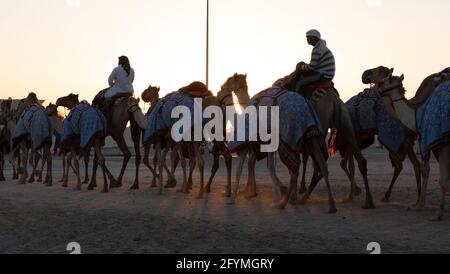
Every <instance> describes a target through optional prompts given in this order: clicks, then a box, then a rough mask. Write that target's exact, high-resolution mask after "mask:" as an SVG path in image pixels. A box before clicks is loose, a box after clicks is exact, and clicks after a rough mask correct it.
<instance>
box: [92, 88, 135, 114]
mask: <svg viewBox="0 0 450 274" xmlns="http://www.w3.org/2000/svg"><path fill="white" fill-rule="evenodd" d="M108 90H109V88H106V89H103V90H101V91H100V92H99V93H97V95H96V96H95V98H94V100H93V101H92V106H93V107H96V108H98V109H100V111H101V112H103V114H105V115H106V114H107V113H108V111H109V110H110V109H111V107H113V106H114V105H116V104H118V103H120V102H122V100H124V98H129V97H131V95H130V94H129V93H119V94H117V95H116V96H114V97H113V98H111V99H107V98H105V94H106V92H107V91H108Z"/></svg>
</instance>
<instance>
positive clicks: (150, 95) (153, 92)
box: [141, 86, 161, 106]
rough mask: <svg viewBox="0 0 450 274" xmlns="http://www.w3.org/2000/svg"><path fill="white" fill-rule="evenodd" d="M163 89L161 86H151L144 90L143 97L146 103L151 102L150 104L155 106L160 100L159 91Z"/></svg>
mask: <svg viewBox="0 0 450 274" xmlns="http://www.w3.org/2000/svg"><path fill="white" fill-rule="evenodd" d="M160 91H161V88H160V87H153V86H149V87H148V88H147V89H146V90H144V92H142V95H141V98H142V101H144V102H146V103H150V105H152V106H154V105H155V104H156V102H158V100H159V92H160Z"/></svg>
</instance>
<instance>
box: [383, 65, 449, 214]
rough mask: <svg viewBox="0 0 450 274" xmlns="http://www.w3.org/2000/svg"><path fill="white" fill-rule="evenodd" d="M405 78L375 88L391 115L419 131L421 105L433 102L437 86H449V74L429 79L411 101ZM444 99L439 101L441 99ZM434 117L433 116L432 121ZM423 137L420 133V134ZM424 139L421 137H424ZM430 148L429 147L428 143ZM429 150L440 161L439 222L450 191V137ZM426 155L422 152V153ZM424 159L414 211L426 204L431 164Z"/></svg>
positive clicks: (384, 81) (443, 138)
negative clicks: (407, 93) (405, 85)
mask: <svg viewBox="0 0 450 274" xmlns="http://www.w3.org/2000/svg"><path fill="white" fill-rule="evenodd" d="M404 78H405V77H404V75H402V76H400V77H398V76H390V77H389V78H387V79H385V80H383V81H382V82H381V83H379V84H378V85H377V86H376V89H375V94H376V95H377V96H378V97H379V98H381V100H382V102H383V103H384V104H385V106H386V108H387V109H388V110H389V111H391V113H392V114H394V115H396V117H398V119H400V121H402V123H404V124H405V126H407V127H408V128H410V129H411V130H413V131H415V132H418V131H419V128H418V124H417V119H416V113H417V112H418V111H419V110H420V108H421V107H422V106H424V105H425V103H426V102H427V100H428V98H430V99H431V100H432V99H433V96H434V95H436V91H437V89H436V87H437V86H438V85H439V84H442V83H443V84H442V85H444V86H441V89H442V88H445V87H448V83H449V81H450V75H442V76H441V75H436V74H434V75H432V76H429V77H427V78H426V79H425V80H424V82H423V83H422V85H421V86H420V88H419V90H418V91H417V93H416V96H415V97H414V98H413V99H412V100H410V101H408V100H407V99H406V98H405V88H404V87H403V80H404ZM448 88H449V89H450V87H448ZM443 94H446V95H443V96H450V93H448V91H447V92H446V93H445V90H444V93H443ZM445 98H447V101H442V102H444V103H443V104H446V105H443V107H446V108H448V109H449V110H448V111H450V106H449V105H448V102H449V101H448V97H445ZM439 99H441V98H438V100H439ZM428 115H431V114H430V113H429V112H426V113H424V117H425V118H426V117H427V116H428ZM432 118H435V117H431V118H430V119H432ZM446 119H448V117H447V118H446V117H441V120H440V121H434V122H436V123H444V122H448V120H446ZM429 122H430V123H433V121H429ZM418 133H419V134H420V132H418ZM422 137H423V136H421V138H422ZM422 141H423V140H422V139H421V142H422ZM427 145H428V144H427ZM428 149H430V150H432V151H433V152H435V154H436V155H437V158H438V160H439V174H440V179H439V184H440V186H441V194H442V196H441V203H440V207H439V210H438V212H437V217H436V219H437V220H442V219H443V217H444V210H445V196H446V192H447V191H448V187H449V184H450V181H449V179H450V174H449V173H450V138H449V136H444V137H442V140H440V142H437V143H435V145H434V146H431V147H429V148H428ZM422 154H423V152H422ZM422 156H423V158H424V159H423V166H422V168H423V172H422V178H423V183H422V191H421V195H420V200H419V203H418V204H417V205H415V206H413V209H417V210H418V209H421V208H423V207H425V204H426V193H427V185H428V179H429V178H428V177H429V172H430V163H429V156H427V155H422Z"/></svg>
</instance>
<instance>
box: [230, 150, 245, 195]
mask: <svg viewBox="0 0 450 274" xmlns="http://www.w3.org/2000/svg"><path fill="white" fill-rule="evenodd" d="M247 154H248V152H247V151H244V152H242V154H241V155H240V156H239V165H238V167H237V171H236V182H235V183H234V188H233V197H232V202H233V203H235V202H236V198H237V196H238V192H239V183H240V181H241V176H242V170H243V168H244V164H245V160H246V159H247Z"/></svg>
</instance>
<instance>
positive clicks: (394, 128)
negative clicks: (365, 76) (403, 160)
mask: <svg viewBox="0 0 450 274" xmlns="http://www.w3.org/2000/svg"><path fill="white" fill-rule="evenodd" d="M346 106H347V109H348V111H349V113H350V117H351V119H352V123H353V127H354V129H355V133H356V134H363V133H373V134H378V140H379V141H380V143H381V144H383V145H384V146H385V147H386V148H387V149H388V150H389V151H390V152H393V153H399V152H400V150H401V147H402V145H403V143H404V142H405V141H406V139H407V138H408V136H410V134H412V131H411V130H410V129H408V128H407V127H406V126H405V125H403V123H402V122H401V121H400V120H398V119H397V118H395V117H392V116H391V115H389V113H388V112H387V110H386V107H385V105H384V104H383V102H381V101H380V100H379V99H378V98H377V97H376V96H375V95H374V94H373V92H372V91H371V90H370V89H366V90H364V91H363V92H362V93H360V94H359V95H357V96H354V97H352V98H351V99H350V100H349V101H347V103H346Z"/></svg>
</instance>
